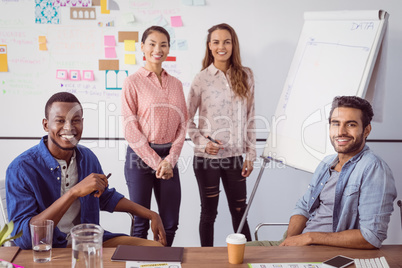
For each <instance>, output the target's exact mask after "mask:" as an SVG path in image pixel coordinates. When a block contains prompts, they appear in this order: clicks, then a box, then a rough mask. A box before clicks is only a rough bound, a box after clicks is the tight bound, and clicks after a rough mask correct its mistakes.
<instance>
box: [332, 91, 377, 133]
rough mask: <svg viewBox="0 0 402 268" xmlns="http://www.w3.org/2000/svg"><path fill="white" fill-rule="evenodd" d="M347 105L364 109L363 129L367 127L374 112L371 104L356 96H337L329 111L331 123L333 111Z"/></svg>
mask: <svg viewBox="0 0 402 268" xmlns="http://www.w3.org/2000/svg"><path fill="white" fill-rule="evenodd" d="M339 107H347V108H355V109H359V110H361V111H362V122H363V129H365V128H366V127H367V126H368V125H369V124H370V122H371V119H373V116H374V112H373V107H371V104H370V103H369V102H368V101H366V100H365V99H362V98H359V97H356V96H337V97H335V98H334V100H333V101H332V107H331V111H330V113H329V123H330V124H331V117H332V113H333V112H334V110H335V109H336V108H339Z"/></svg>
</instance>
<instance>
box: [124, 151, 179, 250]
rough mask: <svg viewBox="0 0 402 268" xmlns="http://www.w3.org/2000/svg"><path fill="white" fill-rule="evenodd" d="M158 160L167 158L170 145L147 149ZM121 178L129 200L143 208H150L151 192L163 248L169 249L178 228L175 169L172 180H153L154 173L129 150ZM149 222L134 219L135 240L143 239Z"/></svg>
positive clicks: (154, 178)
mask: <svg viewBox="0 0 402 268" xmlns="http://www.w3.org/2000/svg"><path fill="white" fill-rule="evenodd" d="M151 147H152V148H153V149H154V150H155V152H156V153H157V154H158V155H159V156H160V157H162V158H164V157H166V156H167V155H168V154H169V150H170V147H171V146H170V144H166V145H151ZM124 174H125V177H126V182H127V186H128V192H129V194H130V200H131V201H133V202H135V203H137V204H140V205H142V206H144V207H146V208H148V209H149V208H151V196H152V189H154V194H155V199H156V202H157V204H158V211H159V215H160V217H161V219H162V222H163V226H164V227H165V232H166V240H167V245H168V246H171V245H172V243H173V239H174V236H175V234H176V230H177V226H178V225H179V210H180V201H181V189H180V178H179V171H178V169H177V165H176V166H175V167H174V168H173V177H172V178H171V179H169V180H163V179H157V178H156V177H155V171H154V170H153V169H152V168H150V167H149V166H148V165H147V164H145V162H144V161H142V160H141V158H140V157H139V156H138V155H137V154H136V153H135V152H134V151H133V149H131V147H130V146H128V148H127V154H126V163H125V166H124ZM148 229H149V220H148V219H144V218H140V217H137V216H135V224H134V231H133V233H132V234H131V235H132V236H135V237H140V238H145V239H146V238H147V236H148Z"/></svg>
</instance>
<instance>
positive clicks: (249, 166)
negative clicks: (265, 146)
mask: <svg viewBox="0 0 402 268" xmlns="http://www.w3.org/2000/svg"><path fill="white" fill-rule="evenodd" d="M253 164H254V163H253V161H250V160H246V161H244V163H243V170H242V171H241V175H242V176H243V177H245V178H247V177H248V176H250V174H251V172H252V171H253V169H254V167H253Z"/></svg>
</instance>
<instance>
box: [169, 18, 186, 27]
mask: <svg viewBox="0 0 402 268" xmlns="http://www.w3.org/2000/svg"><path fill="white" fill-rule="evenodd" d="M170 24H172V27H181V26H183V22H182V21H181V16H172V17H170Z"/></svg>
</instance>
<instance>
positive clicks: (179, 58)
mask: <svg viewBox="0 0 402 268" xmlns="http://www.w3.org/2000/svg"><path fill="white" fill-rule="evenodd" d="M0 5H1V8H0V113H1V115H2V118H4V122H3V119H2V122H3V123H5V125H7V126H9V127H7V128H2V129H1V130H0V136H1V137H40V136H42V135H43V133H44V131H43V129H42V126H41V121H42V118H43V117H44V112H43V107H44V105H45V102H46V101H47V99H48V98H49V97H50V96H51V95H52V94H53V93H56V92H59V91H67V92H71V93H73V94H75V95H76V96H77V97H78V98H79V100H80V101H81V102H82V104H83V106H84V118H85V122H86V124H87V125H88V122H91V124H90V126H91V127H86V128H84V137H110V138H114V137H117V138H118V137H123V134H122V131H121V126H120V124H121V123H120V122H121V120H120V118H119V116H120V95H121V88H122V84H123V81H124V79H125V78H126V77H127V76H129V75H130V74H132V73H134V72H135V71H136V70H138V69H139V68H140V67H142V66H143V65H144V58H143V54H142V52H141V46H140V40H139V39H140V38H141V35H142V33H143V31H144V30H145V29H146V28H147V27H149V26H151V25H158V26H162V27H164V28H165V29H167V30H168V32H169V34H170V38H171V46H170V54H169V57H168V60H167V61H166V62H164V63H163V67H164V68H165V69H166V70H167V71H168V72H169V73H170V74H171V75H173V76H176V77H178V78H179V79H180V80H181V81H182V83H183V86H184V88H185V90H188V88H189V86H190V83H191V80H192V78H193V76H194V74H195V73H196V72H197V71H199V68H200V61H199V62H197V63H194V62H193V61H191V60H189V59H190V58H191V57H189V55H190V53H191V47H190V46H189V40H188V38H187V36H189V35H188V33H187V32H188V31H189V27H186V24H185V23H184V22H185V16H183V14H186V11H185V10H190V11H191V12H193V10H194V9H197V8H202V7H203V6H205V5H206V2H205V0H191V1H184V0H183V1H162V0H135V1H134V0H127V1H116V0H13V1H6V0H3V1H1V2H0ZM183 10H184V11H183ZM187 13H188V12H187ZM196 49H197V50H198V51H199V52H200V53H202V52H203V51H202V50H201V49H199V48H198V47H197V48H196ZM21 122H23V124H21ZM116 129H117V130H116Z"/></svg>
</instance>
